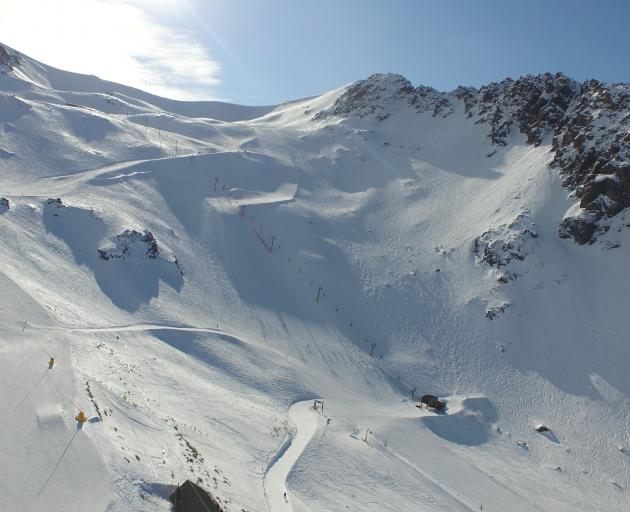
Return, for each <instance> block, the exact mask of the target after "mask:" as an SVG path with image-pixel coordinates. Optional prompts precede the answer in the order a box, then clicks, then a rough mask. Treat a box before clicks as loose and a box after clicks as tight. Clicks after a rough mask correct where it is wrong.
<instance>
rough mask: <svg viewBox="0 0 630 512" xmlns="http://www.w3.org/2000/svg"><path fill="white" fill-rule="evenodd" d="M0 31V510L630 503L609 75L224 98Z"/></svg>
mask: <svg viewBox="0 0 630 512" xmlns="http://www.w3.org/2000/svg"><path fill="white" fill-rule="evenodd" d="M0 48H1V49H0V71H1V74H0V124H1V126H0V197H1V199H0V282H1V283H2V291H3V293H2V294H1V295H0V311H2V314H1V315H0V337H1V340H2V342H1V344H0V348H1V350H2V363H0V364H1V366H0V390H1V391H0V397H1V399H2V404H3V411H4V412H5V414H4V415H3V419H2V421H0V425H1V426H0V439H1V440H2V446H1V453H2V463H0V482H2V483H1V484H0V491H1V492H0V509H2V510H12V511H22V510H23V511H26V510H50V511H61V510H63V511H85V510H108V511H126V510H134V511H135V510H138V511H140V510H141V511H144V510H151V511H152V510H169V506H170V504H169V502H168V501H167V499H166V498H167V497H168V495H169V493H170V492H172V490H173V489H174V486H175V485H176V484H177V483H181V482H183V481H184V480H186V479H191V480H193V481H197V482H199V484H200V485H201V486H202V487H205V488H206V489H207V490H209V491H210V492H211V493H212V494H213V495H214V496H215V497H216V498H217V499H218V500H220V502H221V504H222V506H223V508H224V509H225V511H226V512H227V511H240V512H242V511H249V512H253V511H272V512H277V511H294V512H301V511H335V512H336V511H349V510H354V511H377V510H378V511H383V510H387V511H405V512H407V511H421V512H425V511H470V510H480V509H481V508H483V510H488V511H515V512H520V511H523V512H525V511H527V512H530V511H548V512H552V511H553V512H556V511H559V512H562V511H567V512H568V511H571V512H573V511H575V510H580V511H582V510H583V511H621V510H626V509H627V508H628V507H629V506H630V497H629V494H628V486H630V476H629V473H628V469H629V465H630V459H628V456H627V449H630V438H629V437H628V432H627V426H628V422H629V420H630V401H629V397H630V377H629V376H628V371H627V361H628V360H629V356H630V344H628V343H627V341H628V335H627V324H626V321H627V320H626V319H627V317H628V313H630V306H629V305H628V301H627V291H628V289H629V285H630V264H629V263H628V262H629V261H630V230H628V229H627V228H628V227H629V226H630V215H629V213H628V212H629V210H628V207H630V174H629V173H630V149H629V148H630V105H629V102H630V87H629V86H627V85H623V84H602V83H600V82H597V81H593V80H592V81H588V82H585V83H577V82H575V81H573V80H571V79H570V78H568V77H566V76H564V75H561V74H557V75H548V74H545V75H540V76H523V77H521V78H519V79H518V80H510V79H507V80H504V81H502V82H500V83H495V84H490V85H488V86H486V87H482V88H481V89H479V90H477V89H473V88H463V87H461V88H458V89H456V90H455V91H452V92H449V93H443V92H439V91H436V90H434V89H431V88H428V87H423V86H419V87H414V86H413V85H412V84H410V83H409V82H408V81H407V80H406V79H404V78H403V77H401V76H398V75H374V76H371V77H369V78H367V79H365V80H361V81H358V82H355V83H353V84H350V85H348V86H344V87H341V88H339V89H337V90H334V91H331V92H329V93H326V94H322V95H320V96H317V97H313V98H308V99H304V100H297V101H293V102H289V103H285V104H282V105H277V106H268V107H244V106H238V105H230V104H224V103H219V102H176V101H171V100H166V99H163V98H158V97H156V96H152V95H150V94H147V93H144V92H142V91H138V90H135V89H132V88H129V87H125V86H121V85H118V84H113V83H109V82H105V81H102V80H99V79H98V78H96V77H88V76H83V75H78V74H74V73H67V72H64V71H60V70H56V69H53V68H51V67H49V66H46V65H44V64H41V63H39V62H36V61H35V60H33V59H30V58H29V57H27V56H24V55H22V54H20V53H18V52H16V51H14V50H12V49H10V48H5V47H1V46H0ZM50 357H54V359H55V362H54V364H53V365H52V368H49V359H50ZM423 394H432V395H436V396H439V397H440V398H442V399H443V400H445V402H446V404H447V406H446V411H445V413H443V414H435V413H434V412H432V411H428V410H427V409H419V408H418V407H416V405H417V404H418V400H419V397H420V396H421V395H423ZM314 400H323V402H324V406H323V410H322V409H321V407H320V408H319V409H318V410H317V411H316V410H314V409H313V408H312V407H311V406H312V404H313V401H314ZM79 410H83V411H84V412H85V413H86V414H87V416H88V417H89V420H88V421H87V422H86V423H84V424H83V425H82V427H81V428H78V427H77V422H76V421H75V415H76V414H77V413H78V412H79ZM540 424H543V425H545V426H546V427H548V428H549V429H550V430H549V431H547V432H538V431H537V430H536V427H537V426H539V425H540ZM285 492H286V495H285Z"/></svg>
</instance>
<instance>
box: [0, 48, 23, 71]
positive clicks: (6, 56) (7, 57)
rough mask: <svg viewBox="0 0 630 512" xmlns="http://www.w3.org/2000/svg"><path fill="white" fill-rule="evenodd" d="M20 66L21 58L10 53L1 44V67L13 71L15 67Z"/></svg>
mask: <svg viewBox="0 0 630 512" xmlns="http://www.w3.org/2000/svg"><path fill="white" fill-rule="evenodd" d="M19 64H20V57H19V56H18V55H14V54H11V53H9V51H8V50H7V49H6V48H5V47H4V46H2V45H1V44H0V67H2V66H4V67H8V68H9V69H12V68H13V67H14V66H17V65H19Z"/></svg>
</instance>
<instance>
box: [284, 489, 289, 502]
mask: <svg viewBox="0 0 630 512" xmlns="http://www.w3.org/2000/svg"><path fill="white" fill-rule="evenodd" d="M284 501H286V502H287V503H289V500H288V499H287V493H286V492H285V493H284Z"/></svg>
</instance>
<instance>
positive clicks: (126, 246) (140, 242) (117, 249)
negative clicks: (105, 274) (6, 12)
mask: <svg viewBox="0 0 630 512" xmlns="http://www.w3.org/2000/svg"><path fill="white" fill-rule="evenodd" d="M98 253H99V256H100V257H101V258H102V259H104V260H109V259H122V260H124V259H126V258H129V257H132V256H136V257H140V258H149V259H155V258H157V257H158V254H159V249H158V245H157V241H156V240H155V237H154V236H153V233H151V232H150V231H149V230H146V229H145V230H144V231H143V232H142V233H140V232H139V231H136V230H135V229H127V230H126V231H124V232H123V233H121V234H119V235H116V237H115V238H114V239H113V240H112V244H111V245H109V246H106V247H103V248H100V249H98Z"/></svg>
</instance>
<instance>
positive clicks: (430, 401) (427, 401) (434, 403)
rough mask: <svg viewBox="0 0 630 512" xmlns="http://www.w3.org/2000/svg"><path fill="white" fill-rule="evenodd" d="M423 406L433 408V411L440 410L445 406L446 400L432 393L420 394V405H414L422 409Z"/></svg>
mask: <svg viewBox="0 0 630 512" xmlns="http://www.w3.org/2000/svg"><path fill="white" fill-rule="evenodd" d="M425 406H426V408H427V409H433V410H434V411H435V412H442V411H443V410H444V409H445V408H446V402H445V401H444V400H440V399H439V398H438V397H437V396H434V395H422V398H421V399H420V405H419V406H418V405H417V406H416V407H419V408H420V409H422V408H423V407H425Z"/></svg>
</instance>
